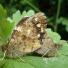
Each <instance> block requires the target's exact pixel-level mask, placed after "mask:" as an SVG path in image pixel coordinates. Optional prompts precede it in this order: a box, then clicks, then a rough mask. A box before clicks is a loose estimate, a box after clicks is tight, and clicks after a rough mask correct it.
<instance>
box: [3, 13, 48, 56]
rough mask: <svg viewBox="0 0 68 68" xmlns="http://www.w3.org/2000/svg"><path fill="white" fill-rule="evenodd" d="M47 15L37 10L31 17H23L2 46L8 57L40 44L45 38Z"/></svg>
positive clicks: (35, 48) (29, 50)
mask: <svg viewBox="0 0 68 68" xmlns="http://www.w3.org/2000/svg"><path fill="white" fill-rule="evenodd" d="M46 27H47V17H46V16H45V14H44V13H42V12H39V13H36V14H35V15H33V16H31V17H25V18H23V19H22V20H21V21H20V22H19V23H18V24H17V25H16V27H15V29H14V30H13V33H12V36H11V39H10V40H9V42H8V44H7V45H6V46H5V47H4V48H3V50H4V51H6V55H7V56H9V57H17V56H22V55H25V54H28V53H31V52H34V51H36V50H37V49H39V48H40V47H41V45H42V39H43V38H45V37H44V35H45V34H46V32H45V28H46Z"/></svg>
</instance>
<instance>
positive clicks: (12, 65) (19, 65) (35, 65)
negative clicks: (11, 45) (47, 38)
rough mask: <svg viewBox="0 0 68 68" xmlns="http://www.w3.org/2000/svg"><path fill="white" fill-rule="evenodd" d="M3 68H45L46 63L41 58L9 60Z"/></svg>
mask: <svg viewBox="0 0 68 68" xmlns="http://www.w3.org/2000/svg"><path fill="white" fill-rule="evenodd" d="M2 68H45V62H44V61H43V59H42V58H40V57H32V56H31V57H23V58H21V59H7V61H6V62H5V64H4V65H3V67H2Z"/></svg>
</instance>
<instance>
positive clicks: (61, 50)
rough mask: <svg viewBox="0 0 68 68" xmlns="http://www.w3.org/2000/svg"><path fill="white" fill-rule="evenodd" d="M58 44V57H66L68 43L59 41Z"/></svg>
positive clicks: (67, 54)
mask: <svg viewBox="0 0 68 68" xmlns="http://www.w3.org/2000/svg"><path fill="white" fill-rule="evenodd" d="M59 44H60V45H62V47H61V49H60V50H59V53H60V55H65V56H68V43H67V42H66V41H65V40H61V41H60V42H59Z"/></svg>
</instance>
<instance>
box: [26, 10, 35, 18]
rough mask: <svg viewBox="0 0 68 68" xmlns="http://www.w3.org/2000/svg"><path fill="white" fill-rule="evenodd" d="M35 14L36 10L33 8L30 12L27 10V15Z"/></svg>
mask: <svg viewBox="0 0 68 68" xmlns="http://www.w3.org/2000/svg"><path fill="white" fill-rule="evenodd" d="M34 14H35V12H34V11H33V10H29V11H28V12H27V16H29V17H30V16H32V15H34Z"/></svg>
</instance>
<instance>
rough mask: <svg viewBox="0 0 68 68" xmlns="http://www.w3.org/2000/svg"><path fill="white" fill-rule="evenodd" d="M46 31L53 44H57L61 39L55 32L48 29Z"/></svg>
mask: <svg viewBox="0 0 68 68" xmlns="http://www.w3.org/2000/svg"><path fill="white" fill-rule="evenodd" d="M46 31H47V33H48V36H49V37H50V38H51V39H52V40H53V42H54V43H56V44H58V43H59V41H60V39H61V37H60V35H59V34H58V33H57V32H53V31H52V30H51V29H50V28H47V29H46Z"/></svg>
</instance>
